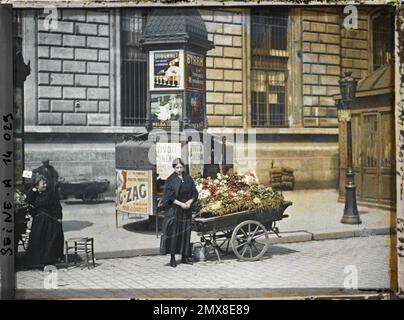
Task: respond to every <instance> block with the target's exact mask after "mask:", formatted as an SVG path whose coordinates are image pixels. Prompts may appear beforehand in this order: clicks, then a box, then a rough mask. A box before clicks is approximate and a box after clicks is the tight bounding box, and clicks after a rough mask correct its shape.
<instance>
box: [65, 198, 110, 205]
mask: <svg viewBox="0 0 404 320" xmlns="http://www.w3.org/2000/svg"><path fill="white" fill-rule="evenodd" d="M61 202H62V203H65V204H68V205H74V204H86V205H93V204H101V203H110V202H115V200H113V199H101V200H89V201H83V200H81V199H66V200H62V201H61Z"/></svg>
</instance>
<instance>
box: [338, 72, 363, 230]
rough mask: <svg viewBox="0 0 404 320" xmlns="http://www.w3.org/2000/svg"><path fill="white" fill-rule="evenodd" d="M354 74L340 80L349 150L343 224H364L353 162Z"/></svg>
mask: <svg viewBox="0 0 404 320" xmlns="http://www.w3.org/2000/svg"><path fill="white" fill-rule="evenodd" d="M351 75H352V72H345V77H344V78H342V79H341V80H339V87H340V90H341V101H340V103H339V105H338V121H340V122H345V123H346V139H347V144H348V146H347V150H348V159H347V160H348V168H347V171H346V178H345V208H344V216H343V217H342V219H341V223H348V224H360V223H362V221H361V219H360V217H359V213H358V208H357V206H356V185H355V173H354V171H353V161H352V128H351V108H352V104H353V101H354V100H355V94H356V85H357V82H356V80H355V79H354V78H352V77H351Z"/></svg>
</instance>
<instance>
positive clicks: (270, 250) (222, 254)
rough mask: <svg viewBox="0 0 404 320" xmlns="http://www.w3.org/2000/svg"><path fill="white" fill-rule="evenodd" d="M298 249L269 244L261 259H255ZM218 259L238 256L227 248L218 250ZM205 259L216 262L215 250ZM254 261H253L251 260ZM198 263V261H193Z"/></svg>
mask: <svg viewBox="0 0 404 320" xmlns="http://www.w3.org/2000/svg"><path fill="white" fill-rule="evenodd" d="M298 252H299V251H296V250H292V249H289V248H285V247H282V246H280V245H270V246H269V248H268V250H267V252H265V254H264V255H263V256H262V258H261V259H259V260H257V261H260V260H267V259H270V258H272V257H273V256H278V255H284V254H292V253H298ZM220 259H221V260H222V261H226V260H237V259H238V258H237V257H236V255H235V254H234V252H233V250H232V249H231V248H229V250H228V252H227V253H225V252H220ZM207 261H211V262H217V261H219V260H218V259H217V256H216V254H215V252H214V251H213V249H212V250H211V251H209V253H208V260H207ZM240 262H248V261H241V260H240ZM252 262H254V261H252ZM195 263H198V262H195Z"/></svg>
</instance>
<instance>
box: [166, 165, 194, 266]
mask: <svg viewBox="0 0 404 320" xmlns="http://www.w3.org/2000/svg"><path fill="white" fill-rule="evenodd" d="M172 165H173V168H174V170H175V172H173V173H172V174H171V175H170V176H169V177H168V178H167V181H166V183H165V187H164V195H163V197H162V198H161V200H160V203H159V208H160V209H165V215H164V222H163V226H162V230H163V235H162V237H161V243H160V254H163V255H164V254H167V253H170V254H171V260H170V265H171V266H172V267H176V266H177V263H176V261H175V254H181V255H182V259H181V261H182V263H186V264H192V262H191V260H190V257H191V248H190V241H191V220H192V209H191V206H192V204H193V203H194V201H196V200H197V198H198V191H197V190H196V186H195V182H194V180H193V179H192V178H191V176H189V175H188V174H187V173H186V172H185V171H184V169H185V165H184V163H183V162H182V160H181V159H179V158H177V159H175V160H174V161H173V164H172Z"/></svg>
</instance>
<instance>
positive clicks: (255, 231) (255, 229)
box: [251, 226, 260, 237]
mask: <svg viewBox="0 0 404 320" xmlns="http://www.w3.org/2000/svg"><path fill="white" fill-rule="evenodd" d="M259 227H260V226H257V227H256V228H255V230H254V232H253V234H252V235H251V237H254V235H255V233H256V232H257V230H258V229H259Z"/></svg>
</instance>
